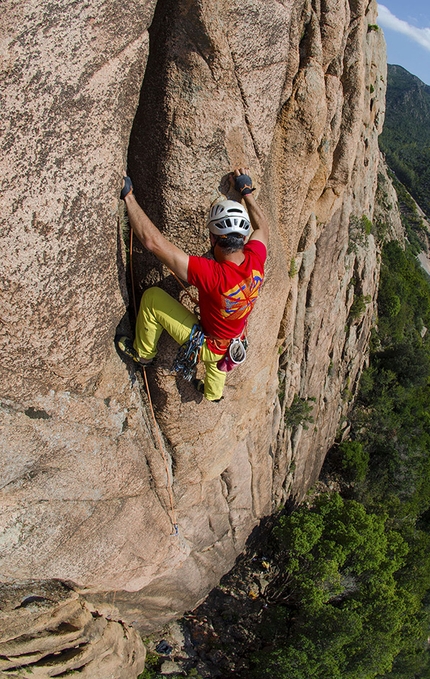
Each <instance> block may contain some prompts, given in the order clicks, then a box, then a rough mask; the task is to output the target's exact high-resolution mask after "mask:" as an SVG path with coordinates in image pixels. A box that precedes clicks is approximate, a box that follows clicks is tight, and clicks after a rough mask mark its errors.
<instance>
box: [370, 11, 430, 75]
mask: <svg viewBox="0 0 430 679" xmlns="http://www.w3.org/2000/svg"><path fill="white" fill-rule="evenodd" d="M378 25H379V26H381V28H382V30H383V31H384V35H385V41H386V43H387V61H388V63H389V64H398V65H400V66H403V68H406V70H407V71H409V73H412V74H413V75H416V76H418V78H419V79H420V80H422V81H423V82H425V83H426V84H427V85H430V2H429V0H407V1H406V2H405V0H382V2H378Z"/></svg>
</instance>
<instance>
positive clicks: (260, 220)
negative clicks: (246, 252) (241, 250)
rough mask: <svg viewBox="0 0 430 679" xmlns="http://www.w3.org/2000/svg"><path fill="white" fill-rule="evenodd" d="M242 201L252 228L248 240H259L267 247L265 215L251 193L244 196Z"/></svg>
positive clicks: (267, 226) (267, 232) (267, 225)
mask: <svg viewBox="0 0 430 679" xmlns="http://www.w3.org/2000/svg"><path fill="white" fill-rule="evenodd" d="M244 201H245V205H246V209H247V210H248V214H249V218H250V220H251V225H252V228H253V229H254V231H253V233H252V235H251V238H250V240H259V241H261V242H262V243H264V244H265V245H266V246H267V244H268V242H269V222H268V221H267V219H266V215H265V214H264V212H263V210H262V209H261V207H260V206H259V204H258V203H257V201H256V200H255V198H254V196H253V194H252V193H249V194H247V195H246V196H244Z"/></svg>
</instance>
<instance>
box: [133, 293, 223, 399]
mask: <svg viewBox="0 0 430 679" xmlns="http://www.w3.org/2000/svg"><path fill="white" fill-rule="evenodd" d="M198 322H199V321H198V318H197V316H196V315H195V314H193V313H191V311H188V309H186V308H185V307H184V306H183V304H181V303H180V302H178V301H177V300H176V299H174V298H173V297H171V296H170V295H169V294H168V293H167V292H165V291H164V290H162V289H161V288H157V287H154V288H148V290H145V292H144V293H143V296H142V299H141V302H140V309H139V313H138V316H137V321H136V336H135V340H134V348H135V350H136V351H137V353H138V354H139V356H140V357H141V358H153V357H154V356H155V355H156V353H157V344H158V340H159V339H160V335H161V333H162V332H163V330H167V332H168V333H169V335H170V336H171V337H173V339H174V340H175V342H177V343H178V344H184V342H186V341H187V339H188V338H189V336H190V334H191V330H192V327H193V325H194V324H195V323H198ZM221 358H222V356H220V355H219V354H214V353H213V352H212V351H210V350H209V349H208V346H207V344H206V340H205V341H204V342H203V346H202V348H201V352H200V360H201V361H203V363H204V364H205V368H206V375H205V391H204V394H205V398H207V399H208V401H216V400H218V399H220V398H221V396H222V392H223V389H224V384H225V378H226V373H225V372H222V371H221V370H218V368H217V366H216V364H217V363H218V361H219V360H220V359H221Z"/></svg>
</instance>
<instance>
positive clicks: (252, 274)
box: [188, 240, 267, 354]
mask: <svg viewBox="0 0 430 679" xmlns="http://www.w3.org/2000/svg"><path fill="white" fill-rule="evenodd" d="M243 254H244V255H245V259H244V261H243V262H242V264H240V266H239V265H237V264H234V263H233V262H222V263H220V262H216V261H215V260H213V259H206V258H205V257H193V256H191V257H190V258H189V264H188V282H189V283H191V284H192V285H195V286H196V288H197V289H198V291H199V302H200V316H201V324H202V327H203V330H204V331H205V334H206V335H208V336H209V339H207V343H208V347H209V349H210V350H211V351H214V352H215V353H217V354H223V353H225V348H224V349H220V347H217V346H216V345H214V343H213V342H211V340H210V338H211V337H212V338H218V339H233V338H234V337H239V336H240V335H241V334H242V332H243V329H244V327H245V323H246V319H247V318H248V315H249V313H250V312H251V311H252V308H253V306H254V304H255V302H256V300H257V297H258V293H259V291H260V287H261V284H262V283H263V277H264V263H265V261H266V254H267V252H266V246H265V245H264V243H262V242H261V241H258V240H251V241H249V243H247V244H246V245H245V247H244V249H243Z"/></svg>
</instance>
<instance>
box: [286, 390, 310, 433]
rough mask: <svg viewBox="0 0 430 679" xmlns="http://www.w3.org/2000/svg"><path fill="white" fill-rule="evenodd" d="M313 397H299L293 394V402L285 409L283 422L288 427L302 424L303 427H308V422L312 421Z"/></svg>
mask: <svg viewBox="0 0 430 679" xmlns="http://www.w3.org/2000/svg"><path fill="white" fill-rule="evenodd" d="M314 403H315V398H308V399H305V398H300V397H299V396H297V394H295V395H294V398H293V402H292V404H291V405H290V407H289V408H286V409H285V415H284V422H285V425H286V426H287V427H289V428H293V427H298V426H299V425H302V426H303V429H309V427H308V426H307V425H308V423H312V422H313V421H314V418H313V417H312V410H313V404H314Z"/></svg>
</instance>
